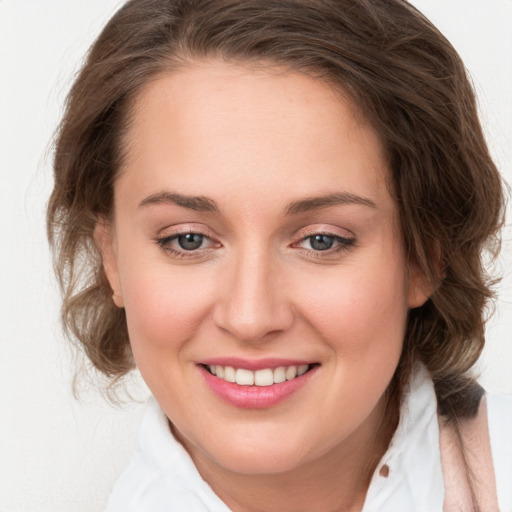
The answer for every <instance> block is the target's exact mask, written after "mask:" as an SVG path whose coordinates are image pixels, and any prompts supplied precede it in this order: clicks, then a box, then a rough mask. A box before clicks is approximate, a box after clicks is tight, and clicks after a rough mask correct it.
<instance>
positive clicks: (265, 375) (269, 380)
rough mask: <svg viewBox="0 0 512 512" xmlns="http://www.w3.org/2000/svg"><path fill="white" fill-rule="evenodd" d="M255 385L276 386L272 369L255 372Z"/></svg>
mask: <svg viewBox="0 0 512 512" xmlns="http://www.w3.org/2000/svg"><path fill="white" fill-rule="evenodd" d="M254 384H256V386H272V384H274V372H273V371H272V370H271V369H270V368H266V369H265V370H257V371H255V372H254Z"/></svg>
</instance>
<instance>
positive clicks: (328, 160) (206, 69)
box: [95, 61, 427, 512]
mask: <svg viewBox="0 0 512 512" xmlns="http://www.w3.org/2000/svg"><path fill="white" fill-rule="evenodd" d="M125 143H126V149H127V151H126V160H125V162H124V164H123V167H122V169H121V172H120V175H119V177H118V179H117V181H116V183H115V211H114V217H113V219H114V220H113V221H112V222H111V223H105V222H103V221H99V222H98V225H97V227H96V232H95V237H96V241H97V243H98V245H99V246H100V248H101V251H102V254H103V261H104V267H105V270H106V273H107V276H108V279H109V281H110V284H111V286H112V289H113V292H114V301H115V302H116V304H117V305H118V306H119V307H124V308H125V309H126V316H127V322H128V329H129V333H130V341H131V345H132V350H133V353H134V357H135V360H136V362H137V365H138V367H139V369H140V371H141V373H142V375H143V377H144V379H145V380H146V382H147V384H148V386H149V388H150V389H151V391H152V392H153V394H154V396H155V397H156V399H157V401H158V403H159V404H160V406H161V407H162V408H163V410H164V411H165V413H166V415H167V417H168V418H169V419H170V421H171V423H172V426H173V431H174V433H175V435H176V437H177V438H178V439H179V440H180V441H181V442H182V444H183V445H184V446H185V447H186V449H187V450H188V452H189V453H190V455H191V456H192V458H193V460H194V462H195V464H196V466H197V467H198V469H199V471H200V473H201V474H202V476H203V478H205V480H206V481H207V482H208V483H209V484H210V485H211V486H212V488H213V489H214V491H215V492H216V493H217V494H218V495H219V496H220V497H221V498H222V499H223V500H224V501H225V502H226V504H227V505H228V506H229V507H230V508H231V509H232V510H234V511H256V510H258V511H260V510H261V511H266V512H269V511H274V510H276V511H280V512H282V511H297V510H315V511H322V510H325V511H333V510H360V509H361V507H362V504H363V501H364V496H365V493H366V490H367V486H368V483H369V479H370V477H371V472H372V470H373V469H374V468H375V466H376V464H377V462H378V459H379V458H380V457H381V456H382V454H383V453H384V451H385V450H386V447H387V444H388V442H389V439H390V437H391V435H392V433H393V430H394V428H395V426H396V421H397V417H396V415H395V416H394V417H391V418H390V417H389V415H386V414H385V408H386V404H387V396H386V393H385V392H386V389H387V387H388V385H389V383H390V380H391V378H392V376H393V373H394V371H395V369H396V366H397V364H398V361H399V357H400V353H401V348H402V343H403V337H404V329H405V322H406V317H407V312H408V310H409V309H410V308H413V307H417V306H419V305H421V304H422V303H423V302H424V301H425V300H426V298H427V294H426V293H425V292H424V290H423V288H424V287H423V286H422V280H421V279H420V277H418V276H416V275H415V273H414V272H410V271H409V272H408V271H407V265H406V260H405V255H404V250H403V242H402V239H401V236H400V229H399V219H398V211H397V206H396V204H395V202H394V200H393V198H392V196H391V194H390V191H389V187H388V182H389V169H388V166H387V159H386V157H385V154H384V152H383V150H382V147H381V144H380V141H379V138H378V136H377V134H376V133H375V131H374V129H373V128H372V127H371V126H370V125H369V124H367V123H366V122H365V121H364V120H363V118H362V116H361V115H359V113H358V112H357V108H356V107H355V106H354V105H353V104H352V103H351V102H350V101H348V100H347V99H346V98H345V97H344V96H343V95H342V94H340V93H337V92H334V91H333V90H332V88H329V87H328V86H327V85H325V84H323V83H322V82H320V81H318V80H316V79H313V78H310V77H308V76H305V75H303V74H299V73H295V72H287V71H284V70H277V69H273V70H270V69H267V70H264V69H258V70H255V69H251V68H248V67H242V66H237V65H234V64H227V63H222V62H216V61H211V62H195V63H192V64H190V65H189V66H187V67H185V68H182V69H180V70H179V71H178V72H175V73H173V74H166V75H162V76H161V77H159V78H158V79H157V80H155V81H153V82H152V83H150V84H149V85H147V86H146V88H145V89H144V90H143V91H142V92H141V93H140V94H139V96H138V98H137V100H136V102H135V105H134V110H133V120H132V124H131V126H130V129H129V131H128V135H127V139H126V141H125ZM162 192H166V193H167V194H180V195H184V196H193V197H207V198H209V201H211V202H215V205H216V208H217V210H216V211H200V210H197V209H194V208H191V207H190V206H191V205H190V204H189V205H188V206H183V205H182V206H179V205H177V204H174V203H173V201H171V200H169V196H168V195H167V196H165V198H164V199H163V200H157V198H156V195H158V194H161V193H162ZM332 194H338V198H339V195H342V194H345V196H343V197H344V199H345V201H343V202H341V203H340V202H336V201H334V202H332V201H331V202H332V204H329V205H323V206H320V205H319V204H316V208H313V209H311V208H309V209H308V208H307V207H306V206H307V205H309V206H310V207H311V203H307V204H306V206H304V204H305V203H302V206H303V208H302V210H304V211H295V212H292V213H290V211H289V210H290V205H292V204H297V202H298V201H303V200H305V199H310V198H317V197H323V196H332ZM347 194H350V195H348V196H347ZM354 197H357V198H359V199H357V200H354ZM148 198H149V199H148ZM347 198H348V200H347ZM361 198H362V199H361ZM160 199H162V197H161V196H160ZM141 203H143V204H141ZM297 209H299V210H300V208H295V210H297ZM180 233H181V234H186V233H198V234H202V235H205V237H204V239H203V242H202V245H201V247H200V248H199V249H197V250H192V251H188V252H187V251H185V250H183V249H180V246H179V240H178V239H177V238H176V235H177V234H180ZM317 233H321V234H322V233H329V234H331V236H332V237H333V239H334V244H333V246H332V248H331V249H329V250H326V251H321V250H317V249H315V247H317V246H313V245H312V239H311V238H310V237H311V236H312V235H314V234H317ZM173 236H174V237H175V238H174V239H173V238H172V237H173ZM308 237H309V238H308ZM336 237H338V238H336ZM159 240H160V243H159V242H158V241H159ZM176 251H178V253H176ZM221 356H222V357H241V358H244V359H248V360H258V359H261V358H264V357H265V358H266V357H276V358H287V359H301V360H306V361H311V362H316V363H318V364H319V367H318V368H317V370H316V372H315V374H314V375H312V377H311V378H310V379H309V381H308V382H307V384H306V385H304V386H303V387H302V388H301V389H300V390H299V391H297V392H296V393H294V394H293V395H292V396H290V397H288V398H287V399H286V400H285V401H283V402H281V403H279V404H278V405H276V406H274V407H271V408H267V409H258V410H255V409H241V408H238V407H234V406H233V405H230V404H228V403H225V402H224V401H222V400H221V399H219V398H218V397H217V396H215V395H214V394H213V393H212V392H211V390H210V389H209V388H208V386H207V385H206V384H205V381H204V379H203V378H202V375H201V374H200V373H201V372H200V371H199V370H198V366H197V364H198V362H200V361H203V360H205V359H207V358H211V357H221Z"/></svg>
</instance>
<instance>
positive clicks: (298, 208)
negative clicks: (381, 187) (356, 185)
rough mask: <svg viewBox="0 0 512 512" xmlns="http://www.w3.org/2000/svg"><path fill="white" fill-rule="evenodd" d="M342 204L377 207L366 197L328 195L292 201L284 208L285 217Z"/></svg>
mask: <svg viewBox="0 0 512 512" xmlns="http://www.w3.org/2000/svg"><path fill="white" fill-rule="evenodd" d="M343 204H360V205H363V206H368V207H369V208H377V205H376V204H375V203H374V202H373V201H372V200H371V199H368V198H367V197H361V196H356V195H354V194H350V193H348V192H342V193H337V194H329V195H326V196H318V197H308V198H306V199H301V200H299V201H293V202H292V203H290V204H289V205H288V207H287V208H286V215H296V214H298V213H306V212H311V211H315V210H320V209H322V208H328V207H329V206H337V205H343Z"/></svg>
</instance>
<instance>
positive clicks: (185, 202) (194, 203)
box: [139, 192, 377, 215]
mask: <svg viewBox="0 0 512 512" xmlns="http://www.w3.org/2000/svg"><path fill="white" fill-rule="evenodd" d="M160 203H163V204H174V205H177V206H181V207H183V208H189V209H190V210H195V211H198V212H214V213H218V212H219V211H220V210H219V207H218V206H217V203H216V202H215V201H214V200H213V199H210V198H208V197H205V196H186V195H183V194H177V193H173V192H158V193H156V194H152V195H150V196H148V197H146V198H145V199H143V200H142V201H141V202H140V203H139V208H142V207H144V206H148V205H152V204H160ZM346 204H359V205H363V206H368V207H369V208H377V205H376V204H375V203H374V202H373V201H372V200H371V199H368V198H367V197H361V196H357V195H354V194H350V193H348V192H342V193H337V194H329V195H325V196H318V197H308V198H305V199H300V200H298V201H293V202H291V203H290V204H289V205H288V206H287V207H286V209H285V214H286V215H297V214H299V213H306V212H311V211H315V210H320V209H322V208H328V207H330V206H337V205H346Z"/></svg>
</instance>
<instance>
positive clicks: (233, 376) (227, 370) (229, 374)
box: [224, 366, 236, 382]
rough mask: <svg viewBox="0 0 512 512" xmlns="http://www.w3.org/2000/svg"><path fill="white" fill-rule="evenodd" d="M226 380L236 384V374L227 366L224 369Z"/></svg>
mask: <svg viewBox="0 0 512 512" xmlns="http://www.w3.org/2000/svg"><path fill="white" fill-rule="evenodd" d="M224 380H227V381H228V382H236V372H235V369H234V368H233V367H232V366H226V368H224Z"/></svg>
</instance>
